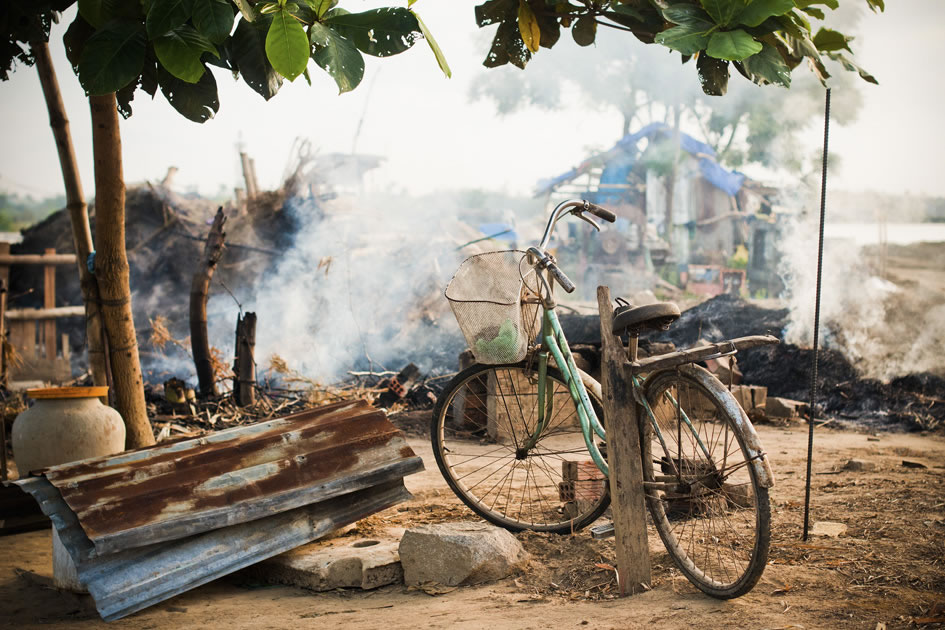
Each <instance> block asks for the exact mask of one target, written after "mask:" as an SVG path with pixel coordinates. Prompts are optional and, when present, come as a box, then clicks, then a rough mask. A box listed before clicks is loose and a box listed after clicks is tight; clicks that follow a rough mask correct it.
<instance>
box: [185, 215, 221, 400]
mask: <svg viewBox="0 0 945 630" xmlns="http://www.w3.org/2000/svg"><path fill="white" fill-rule="evenodd" d="M224 223H226V217H225V216H224V215H223V208H222V207H221V208H220V209H219V210H217V214H216V216H215V217H214V218H213V226H212V227H211V228H210V234H208V235H207V244H206V246H205V247H204V250H203V258H201V260H200V266H199V267H198V268H197V272H196V273H195V274H194V280H193V282H192V283H191V285H190V346H191V349H192V351H193V354H194V364H195V365H196V367H197V380H198V381H199V383H200V384H199V387H200V394H201V395H203V396H216V395H217V384H216V381H215V380H214V378H213V362H212V361H211V360H210V339H209V337H208V335H207V295H208V294H209V292H210V279H211V278H213V272H214V270H215V269H216V267H217V262H219V260H220V256H222V255H223V242H224V239H225V238H226V233H225V232H224V231H223V224H224Z"/></svg>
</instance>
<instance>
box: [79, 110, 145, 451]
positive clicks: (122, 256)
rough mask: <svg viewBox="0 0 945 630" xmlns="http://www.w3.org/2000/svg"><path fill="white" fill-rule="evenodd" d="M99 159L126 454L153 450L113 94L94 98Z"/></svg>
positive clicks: (100, 274) (103, 248)
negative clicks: (134, 305) (134, 313)
mask: <svg viewBox="0 0 945 630" xmlns="http://www.w3.org/2000/svg"><path fill="white" fill-rule="evenodd" d="M89 106H90V109H91V112H92V153H93V155H94V157H95V242H96V243H97V245H98V250H97V251H96V253H95V278H96V280H97V281H98V291H99V295H100V296H101V300H102V315H103V317H104V321H105V335H106V341H107V342H108V350H109V352H108V354H109V362H110V364H111V368H112V379H113V381H114V383H115V386H114V389H115V408H116V409H117V410H118V413H120V414H121V417H122V418H124V420H125V428H126V429H127V431H126V433H127V445H128V448H138V447H141V446H150V445H152V444H154V433H153V432H152V430H151V423H150V422H148V414H147V409H146V407H145V402H144V380H143V379H142V376H141V364H140V362H139V359H138V340H137V338H136V336H135V324H134V319H133V318H132V311H131V282H130V279H129V277H128V256H127V255H126V252H125V180H124V174H123V173H122V163H121V133H120V131H119V128H118V106H117V103H116V101H115V94H114V93H112V94H106V95H103V96H90V97H89Z"/></svg>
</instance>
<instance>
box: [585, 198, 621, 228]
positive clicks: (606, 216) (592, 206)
mask: <svg viewBox="0 0 945 630" xmlns="http://www.w3.org/2000/svg"><path fill="white" fill-rule="evenodd" d="M584 209H585V210H587V211H588V212H590V213H591V214H593V215H595V216H598V217H600V218H601V219H603V220H604V221H607V222H608V223H613V222H614V221H616V220H617V215H616V214H614V213H613V212H611V211H610V210H608V209H607V208H602V207H601V206H598V205H597V204H596V203H591V202H590V201H585V202H584Z"/></svg>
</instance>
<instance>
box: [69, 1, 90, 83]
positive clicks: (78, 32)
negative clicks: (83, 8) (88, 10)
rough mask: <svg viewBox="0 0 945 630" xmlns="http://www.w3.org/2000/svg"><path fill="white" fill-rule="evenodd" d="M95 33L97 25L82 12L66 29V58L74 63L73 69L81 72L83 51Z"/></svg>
mask: <svg viewBox="0 0 945 630" xmlns="http://www.w3.org/2000/svg"><path fill="white" fill-rule="evenodd" d="M94 34H95V27H94V26H92V25H91V24H89V23H88V22H86V21H85V18H83V17H82V14H81V13H78V14H76V16H75V19H74V20H72V24H70V25H69V28H68V29H66V32H65V34H64V35H63V36H62V43H63V44H65V47H66V58H67V59H68V60H69V63H70V64H72V71H73V72H75V73H77V74H78V72H79V60H80V59H81V58H82V51H83V50H84V49H85V43H86V42H87V41H88V40H89V38H90V37H92V35H94Z"/></svg>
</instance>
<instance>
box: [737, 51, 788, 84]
mask: <svg viewBox="0 0 945 630" xmlns="http://www.w3.org/2000/svg"><path fill="white" fill-rule="evenodd" d="M742 65H743V66H744V68H745V71H746V72H748V74H749V75H751V80H752V81H754V82H755V83H757V84H759V85H763V84H765V83H773V84H774V85H781V86H784V87H791V69H790V68H788V65H787V64H786V63H784V59H783V58H782V57H781V54H780V53H779V52H778V51H777V49H775V48H774V47H773V46H771V45H769V44H765V45H764V48H762V49H761V52H759V53H758V54H755V55H752V56H751V57H748V58H747V59H745V61H743V62H742Z"/></svg>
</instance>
